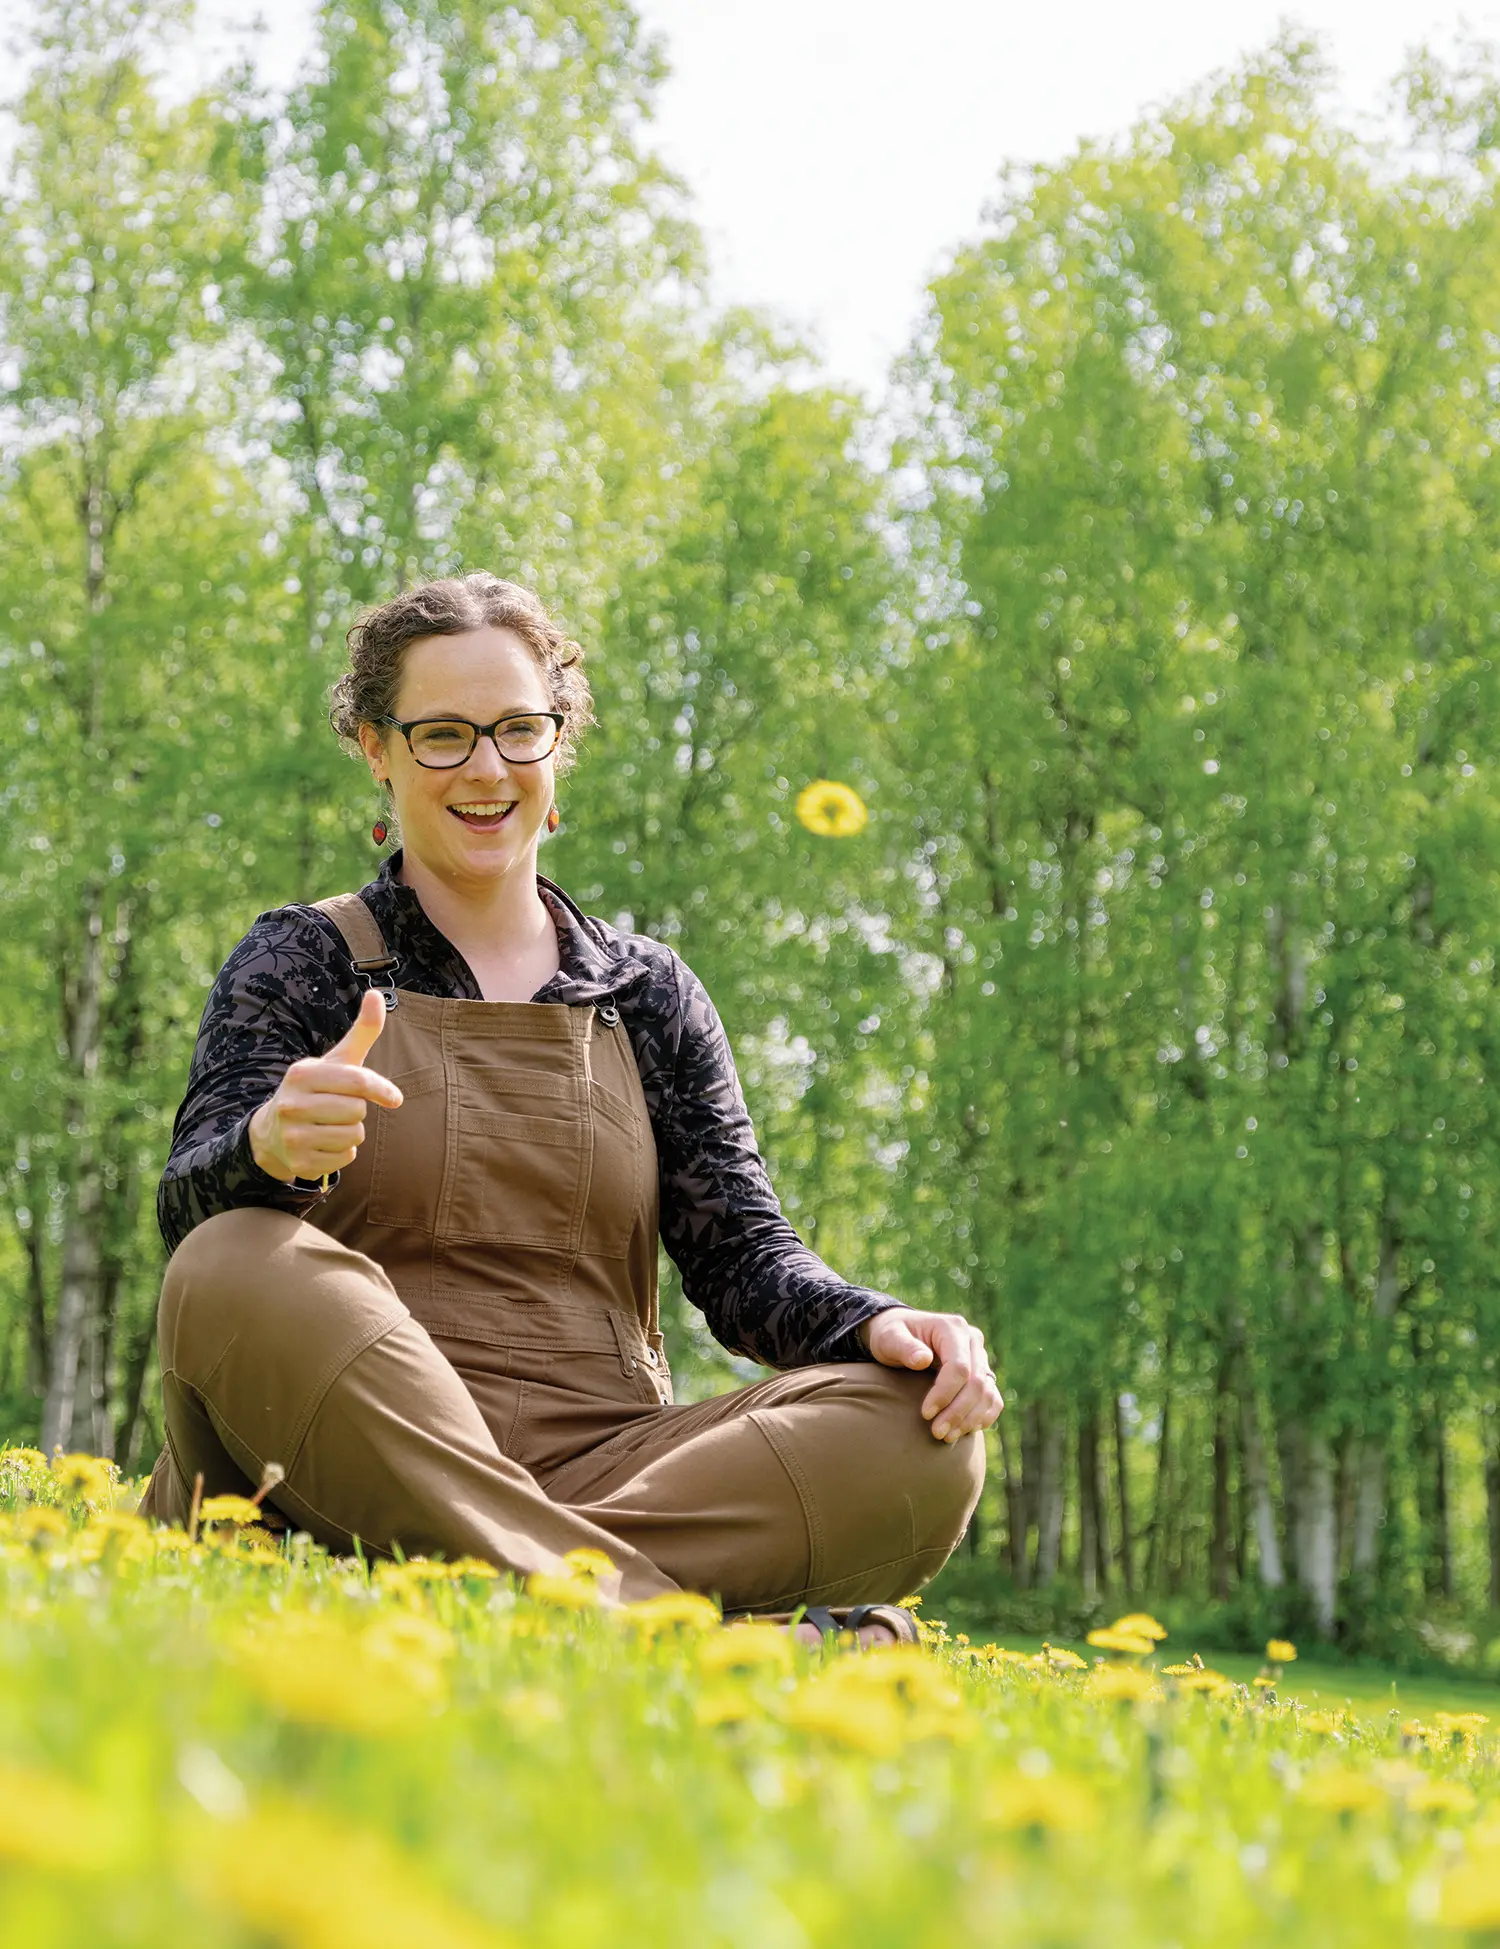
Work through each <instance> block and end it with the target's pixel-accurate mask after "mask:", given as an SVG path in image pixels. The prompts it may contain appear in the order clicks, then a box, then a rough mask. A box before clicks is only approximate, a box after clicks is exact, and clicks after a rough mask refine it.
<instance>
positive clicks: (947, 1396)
mask: <svg viewBox="0 0 1500 1949" xmlns="http://www.w3.org/2000/svg"><path fill="white" fill-rule="evenodd" d="M932 1348H933V1352H934V1353H935V1354H936V1355H937V1357H938V1360H939V1362H940V1363H941V1364H940V1366H939V1368H938V1372H937V1378H936V1380H934V1382H933V1383H932V1386H931V1387H930V1388H928V1390H927V1399H926V1400H925V1401H924V1402H923V1403H922V1412H923V1414H924V1415H925V1416H926V1417H927V1419H928V1420H929V1421H931V1420H932V1419H933V1418H934V1416H936V1415H939V1414H941V1413H942V1411H943V1409H944V1408H946V1407H947V1405H948V1403H949V1402H950V1401H952V1400H953V1399H955V1397H956V1396H957V1395H959V1394H961V1393H962V1392H963V1390H964V1388H966V1387H967V1386H968V1384H969V1381H970V1379H971V1377H972V1374H973V1367H972V1364H971V1360H970V1355H969V1336H968V1333H967V1332H966V1330H965V1329H964V1328H963V1327H962V1325H960V1324H959V1323H957V1322H953V1321H949V1320H944V1321H943V1322H942V1324H941V1326H940V1327H939V1329H938V1330H937V1332H935V1333H934V1334H933V1336H932Z"/></svg>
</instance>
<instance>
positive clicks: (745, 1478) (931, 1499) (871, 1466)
mask: <svg viewBox="0 0 1500 1949" xmlns="http://www.w3.org/2000/svg"><path fill="white" fill-rule="evenodd" d="M931 1384H932V1378H931V1376H930V1375H927V1376H925V1377H924V1376H922V1375H918V1374H911V1373H903V1372H898V1371H896V1370H895V1369H893V1368H889V1367H878V1366H875V1365H873V1364H872V1365H865V1364H863V1363H861V1364H860V1365H857V1366H854V1365H851V1366H826V1367H802V1368H797V1369H794V1370H793V1371H792V1372H791V1373H786V1374H778V1375H776V1376H775V1378H774V1379H772V1380H768V1381H762V1382H761V1383H760V1384H759V1385H758V1386H755V1387H747V1388H743V1389H742V1390H741V1391H740V1392H738V1393H736V1394H726V1395H720V1396H718V1397H717V1398H716V1399H714V1400H710V1401H699V1402H696V1403H693V1404H692V1405H689V1406H686V1407H680V1408H666V1409H664V1410H663V1411H662V1412H661V1413H660V1414H659V1415H657V1416H654V1417H652V1419H651V1420H650V1421H649V1422H646V1423H644V1424H642V1423H636V1424H635V1425H633V1426H632V1427H631V1428H630V1429H629V1430H628V1432H627V1433H626V1434H624V1435H623V1436H621V1437H619V1438H617V1439H616V1440H615V1441H612V1442H607V1443H605V1444H603V1446H602V1447H600V1448H597V1449H595V1450H594V1451H593V1452H592V1453H590V1454H588V1455H583V1456H580V1457H579V1458H578V1459H577V1460H576V1461H573V1462H571V1463H568V1464H567V1465H566V1466H564V1467H563V1468H561V1469H558V1470H557V1471H556V1472H555V1473H553V1474H550V1475H548V1476H547V1477H546V1478H545V1479H544V1487H545V1488H546V1490H547V1493H548V1495H549V1496H553V1497H555V1498H557V1499H558V1500H559V1501H562V1502H565V1503H566V1504H567V1505H568V1507H569V1508H570V1509H572V1510H574V1511H575V1512H576V1513H577V1514H578V1515H581V1516H586V1517H587V1518H588V1520H589V1521H590V1522H592V1523H596V1524H598V1526H599V1528H601V1529H603V1530H607V1531H608V1532H609V1533H610V1535H611V1536H616V1537H619V1538H620V1539H621V1540H622V1541H623V1542H627V1543H630V1544H633V1545H634V1546H635V1548H636V1549H637V1550H639V1551H641V1552H642V1553H643V1554H644V1555H646V1556H648V1557H650V1559H651V1561H652V1562H653V1563H655V1564H656V1565H658V1567H659V1568H660V1569H662V1570H664V1571H665V1572H666V1573H667V1575H668V1576H669V1577H671V1578H673V1579H674V1581H675V1582H677V1583H679V1584H681V1585H682V1586H683V1587H684V1588H685V1589H689V1590H702V1591H708V1592H710V1593H711V1594H712V1595H713V1596H716V1597H718V1598H720V1599H721V1600H722V1601H723V1603H724V1606H725V1608H726V1609H755V1610H788V1609H790V1608H792V1606H794V1605H796V1604H855V1603H867V1604H873V1603H889V1602H892V1601H894V1600H895V1599H897V1598H900V1597H904V1596H906V1595H907V1593H908V1592H910V1591H913V1590H916V1589H918V1588H919V1587H920V1586H921V1585H922V1584H924V1583H926V1582H927V1581H928V1579H929V1578H930V1577H932V1576H934V1575H936V1573H937V1571H938V1570H940V1569H941V1568H942V1566H943V1564H944V1563H945V1562H946V1561H947V1558H948V1557H949V1555H950V1554H951V1553H952V1550H953V1547H954V1545H955V1544H956V1543H957V1542H958V1540H959V1538H960V1537H961V1536H962V1535H963V1533H964V1530H965V1528H966V1527H967V1525H968V1521H969V1517H970V1516H971V1515H972V1514H973V1510H974V1505H975V1503H976V1502H977V1501H978V1500H979V1491H980V1489H981V1487H982V1486H983V1482H984V1445H983V1442H982V1440H981V1439H980V1437H979V1436H977V1435H971V1436H966V1437H965V1438H964V1439H963V1440H961V1441H958V1442H955V1443H954V1444H953V1445H952V1446H951V1447H950V1446H949V1445H948V1444H947V1443H946V1442H941V1441H938V1440H936V1439H935V1438H934V1436H933V1433H932V1430H931V1427H930V1426H929V1424H928V1423H927V1422H925V1421H924V1420H923V1419H922V1415H921V1402H922V1397H923V1395H924V1394H925V1393H926V1391H927V1389H928V1388H929V1387H930V1386H931Z"/></svg>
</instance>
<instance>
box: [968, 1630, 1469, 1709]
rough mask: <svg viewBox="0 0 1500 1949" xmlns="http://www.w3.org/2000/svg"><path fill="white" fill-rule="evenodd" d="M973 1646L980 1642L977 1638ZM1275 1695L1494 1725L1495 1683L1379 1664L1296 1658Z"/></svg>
mask: <svg viewBox="0 0 1500 1949" xmlns="http://www.w3.org/2000/svg"><path fill="white" fill-rule="evenodd" d="M994 1635H995V1637H996V1641H997V1642H998V1643H1000V1644H1004V1645H1006V1646H1007V1647H1008V1648H1009V1649H1011V1650H1012V1651H1040V1650H1041V1647H1042V1640H1041V1639H1040V1638H1026V1637H1012V1636H1009V1635H1007V1634H1005V1633H1003V1632H1001V1633H996V1634H994ZM975 1642H976V1643H978V1642H980V1638H979V1636H978V1634H976V1636H975ZM1052 1642H1053V1643H1054V1644H1064V1643H1065V1642H1066V1648H1067V1649H1068V1650H1070V1651H1076V1652H1078V1653H1079V1655H1080V1656H1081V1657H1085V1658H1089V1659H1093V1658H1096V1657H1098V1655H1099V1654H1098V1653H1097V1652H1095V1651H1091V1650H1090V1649H1089V1647H1088V1645H1086V1644H1081V1643H1074V1642H1072V1641H1071V1640H1068V1641H1065V1640H1063V1639H1061V1638H1055V1639H1053V1640H1052ZM1190 1655H1191V1654H1190V1649H1188V1648H1184V1647H1183V1646H1182V1645H1173V1646H1164V1647H1163V1650H1162V1655H1161V1656H1160V1657H1158V1658H1157V1659H1155V1660H1154V1661H1153V1662H1154V1663H1155V1664H1157V1665H1166V1664H1171V1663H1172V1662H1173V1661H1174V1659H1176V1658H1186V1657H1188V1656H1190ZM1202 1656H1203V1662H1204V1663H1205V1664H1206V1665H1211V1666H1212V1667H1213V1669H1214V1670H1215V1671H1218V1672H1223V1673H1224V1675H1225V1677H1226V1678H1233V1679H1238V1680H1239V1681H1240V1683H1241V1684H1248V1683H1249V1682H1250V1680H1251V1679H1252V1678H1254V1676H1255V1674H1256V1673H1257V1672H1258V1671H1260V1670H1261V1661H1260V1659H1258V1658H1253V1657H1250V1656H1249V1655H1248V1654H1246V1653H1244V1652H1239V1651H1205V1652H1204V1653H1203V1654H1202ZM1280 1696H1281V1697H1282V1698H1284V1699H1301V1700H1302V1701H1303V1702H1304V1703H1305V1704H1307V1705H1316V1706H1320V1707H1322V1708H1324V1709H1325V1710H1333V1709H1336V1708H1337V1707H1339V1706H1344V1705H1347V1706H1349V1707H1351V1708H1352V1709H1353V1710H1354V1711H1356V1712H1358V1713H1359V1714H1360V1715H1361V1716H1362V1717H1369V1716H1370V1715H1372V1714H1374V1713H1380V1712H1388V1711H1389V1710H1390V1709H1391V1707H1392V1706H1395V1707H1396V1708H1397V1709H1398V1710H1399V1711H1400V1712H1402V1713H1403V1714H1406V1715H1408V1716H1411V1717H1415V1718H1421V1717H1423V1716H1424V1715H1425V1714H1428V1713H1432V1712H1487V1713H1488V1714H1489V1715H1490V1717H1491V1718H1492V1719H1494V1721H1495V1723H1496V1725H1497V1726H1500V1685H1491V1684H1487V1683H1486V1682H1485V1681H1484V1680H1483V1679H1477V1678H1443V1677H1440V1676H1426V1675H1424V1676H1422V1677H1413V1676H1412V1675H1411V1674H1410V1673H1409V1672H1398V1671H1394V1670H1392V1669H1391V1668H1390V1667H1389V1666H1385V1665H1340V1664H1333V1663H1329V1662H1323V1661H1320V1660H1318V1659H1316V1658H1299V1659H1298V1660H1297V1662H1296V1664H1295V1665H1289V1666H1287V1668H1286V1672H1285V1676H1284V1677H1283V1680H1282V1684H1281V1690H1280Z"/></svg>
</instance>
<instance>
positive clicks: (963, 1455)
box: [853, 1365, 985, 1550]
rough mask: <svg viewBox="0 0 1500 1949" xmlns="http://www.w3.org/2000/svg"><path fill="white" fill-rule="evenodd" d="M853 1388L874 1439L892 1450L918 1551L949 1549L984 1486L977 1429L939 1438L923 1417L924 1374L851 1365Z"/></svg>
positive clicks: (927, 1380)
mask: <svg viewBox="0 0 1500 1949" xmlns="http://www.w3.org/2000/svg"><path fill="white" fill-rule="evenodd" d="M856 1372H857V1375H858V1379H857V1380H856V1381H855V1382H854V1383H853V1385H854V1388H855V1390H856V1391H857V1392H858V1393H860V1394H862V1395H863V1396H865V1397H866V1399H867V1400H868V1402H869V1404H870V1406H871V1408H872V1409H873V1411H874V1417H875V1426H874V1430H873V1431H872V1432H875V1436H876V1439H877V1440H878V1441H880V1442H881V1443H882V1444H887V1443H888V1444H889V1445H890V1447H891V1449H892V1450H893V1451H894V1454H893V1460H894V1465H895V1466H894V1472H895V1474H896V1475H897V1478H898V1481H899V1484H900V1489H901V1492H902V1494H903V1495H904V1496H905V1498H906V1500H907V1503H908V1506H909V1508H910V1510H911V1515H912V1525H913V1530H914V1539H913V1540H914V1543H915V1546H916V1548H917V1549H918V1550H934V1549H942V1550H949V1549H952V1547H953V1545H954V1544H955V1543H956V1542H957V1541H958V1539H959V1538H960V1537H961V1536H962V1535H963V1533H964V1531H965V1529H966V1528H967V1527H968V1523H969V1518H970V1516H972V1515H973V1513H974V1507H975V1504H976V1503H977V1502H978V1501H979V1493H980V1490H981V1489H982V1488H983V1487H984V1472H985V1451H984V1436H983V1435H981V1434H971V1435H960V1436H959V1438H958V1440H957V1441H953V1442H947V1441H940V1440H939V1439H938V1438H937V1436H935V1435H934V1434H933V1432H932V1423H931V1422H930V1421H927V1420H925V1419H924V1418H923V1415H922V1401H923V1398H924V1396H925V1395H926V1393H927V1390H928V1388H929V1387H930V1386H931V1385H932V1376H931V1375H930V1374H915V1373H911V1372H908V1371H906V1370H904V1369H901V1368H896V1367H880V1366H875V1365H872V1366H870V1367H868V1368H860V1369H858V1370H856Z"/></svg>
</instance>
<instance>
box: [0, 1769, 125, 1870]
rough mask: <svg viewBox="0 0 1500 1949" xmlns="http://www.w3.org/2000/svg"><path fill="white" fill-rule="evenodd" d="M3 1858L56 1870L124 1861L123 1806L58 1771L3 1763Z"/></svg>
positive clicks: (101, 1867)
mask: <svg viewBox="0 0 1500 1949" xmlns="http://www.w3.org/2000/svg"><path fill="white" fill-rule="evenodd" d="M0 1807H4V1809H5V1818H4V1820H0V1861H10V1862H17V1863H19V1864H21V1865H22V1866H24V1867H29V1868H41V1869H44V1870H46V1871H48V1872H50V1873H53V1874H59V1873H60V1874H80V1875H98V1874H101V1873H107V1872H108V1871H109V1870H110V1869H113V1868H118V1867H120V1866H122V1865H123V1861H124V1856H125V1854H126V1851H127V1847H128V1836H127V1834H126V1832H125V1830H124V1827H123V1824H122V1819H121V1810H120V1809H119V1808H117V1807H112V1806H111V1805H110V1803H109V1802H107V1801H105V1800H102V1799H99V1798H97V1797H96V1796H95V1795H93V1794H91V1793H87V1792H85V1791H84V1789H83V1788H82V1787H78V1786H75V1785H74V1784H73V1782H72V1781H71V1780H64V1779H62V1778H60V1777H59V1776H58V1775H57V1774H54V1773H41V1772H38V1771H36V1770H35V1769H34V1768H31V1767H22V1766H9V1765H0Z"/></svg>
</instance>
